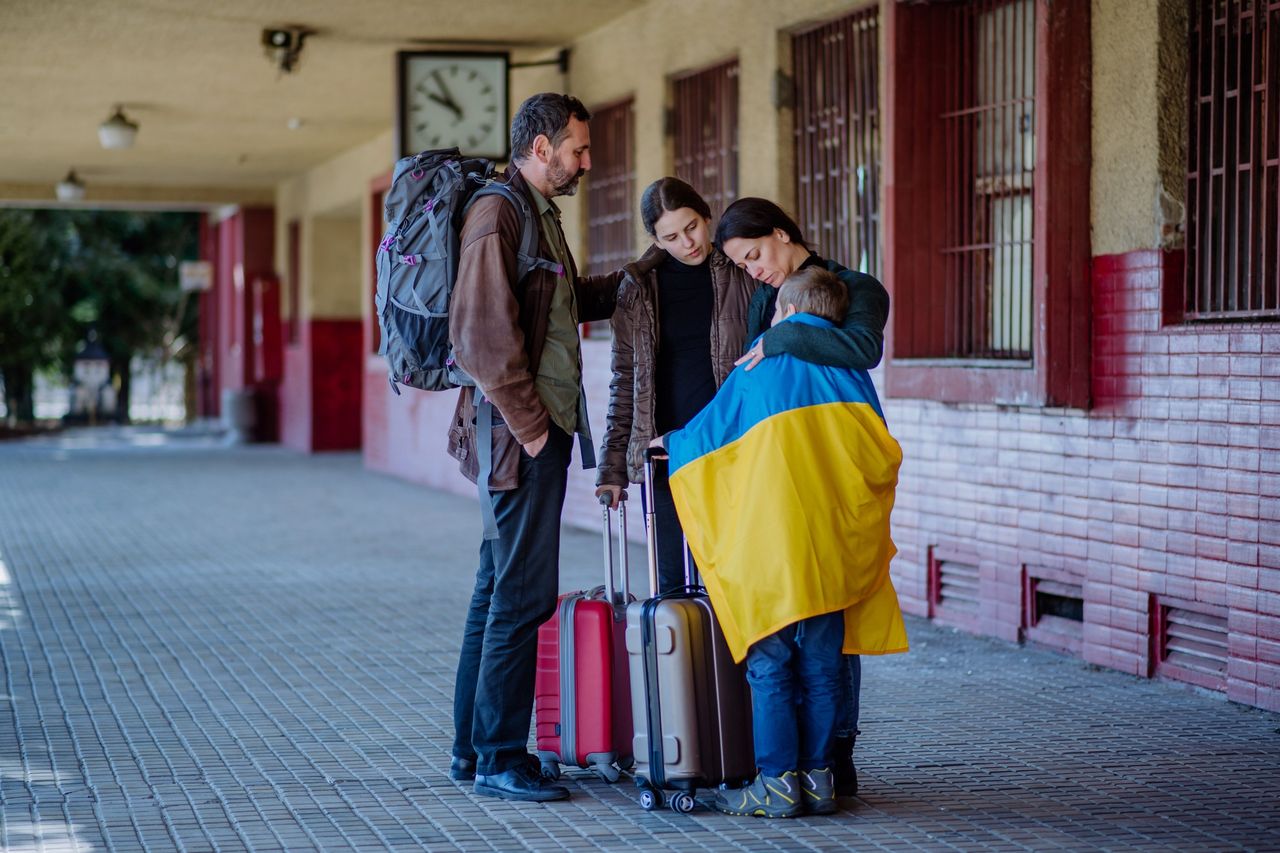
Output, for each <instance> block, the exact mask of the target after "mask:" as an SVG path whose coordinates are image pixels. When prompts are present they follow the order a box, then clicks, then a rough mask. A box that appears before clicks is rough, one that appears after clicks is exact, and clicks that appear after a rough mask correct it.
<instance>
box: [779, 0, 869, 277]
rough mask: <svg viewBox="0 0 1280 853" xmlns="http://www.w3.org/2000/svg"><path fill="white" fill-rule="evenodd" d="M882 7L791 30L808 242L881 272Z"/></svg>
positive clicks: (799, 200)
mask: <svg viewBox="0 0 1280 853" xmlns="http://www.w3.org/2000/svg"><path fill="white" fill-rule="evenodd" d="M879 42H880V9H879V7H878V6H873V7H871V8H868V9H863V10H862V11H859V12H855V13H854V14H852V15H846V16H845V17H843V18H840V19H838V20H835V21H830V22H828V23H825V24H822V25H820V26H817V27H814V28H812V29H808V30H804V31H801V32H798V33H796V34H795V35H794V36H793V37H792V54H793V56H794V59H795V73H794V80H795V98H794V100H795V110H796V114H795V146H796V148H795V150H796V208H797V213H798V216H799V220H800V222H799V225H800V227H801V229H802V230H803V231H804V234H805V237H806V238H807V239H808V240H809V242H810V245H811V246H813V248H814V249H815V250H817V251H819V252H820V253H821V254H823V255H825V256H827V257H829V258H832V259H834V260H837V261H839V262H840V263H842V264H845V265H846V266H848V267H850V268H852V269H857V270H859V271H861V272H865V273H869V274H871V275H873V276H876V277H877V278H878V277H879V276H880V274H881V272H880V251H881V250H880V88H879V65H880V50H879Z"/></svg>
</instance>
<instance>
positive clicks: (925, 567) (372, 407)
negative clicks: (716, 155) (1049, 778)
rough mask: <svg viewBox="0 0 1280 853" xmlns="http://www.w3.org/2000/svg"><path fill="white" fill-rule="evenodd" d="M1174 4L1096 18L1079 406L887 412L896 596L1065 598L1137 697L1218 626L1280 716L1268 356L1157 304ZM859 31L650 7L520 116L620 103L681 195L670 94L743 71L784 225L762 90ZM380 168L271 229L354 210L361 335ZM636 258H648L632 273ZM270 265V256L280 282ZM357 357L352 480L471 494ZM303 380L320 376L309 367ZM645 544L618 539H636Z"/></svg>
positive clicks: (602, 381) (442, 401)
mask: <svg viewBox="0 0 1280 853" xmlns="http://www.w3.org/2000/svg"><path fill="white" fill-rule="evenodd" d="M1178 2H1180V0H1128V1H1127V2H1125V3H1115V2H1111V0H1094V2H1093V3H1092V6H1091V8H1092V14H1093V20H1092V42H1093V43H1092V45H1091V49H1092V55H1093V74H1092V85H1093V107H1092V111H1093V116H1092V131H1091V136H1092V146H1093V167H1092V172H1091V176H1090V181H1089V189H1090V193H1091V199H1092V200H1091V210H1092V216H1091V219H1092V251H1091V254H1092V256H1093V258H1094V261H1093V264H1092V270H1091V285H1092V302H1093V304H1092V317H1091V323H1092V332H1091V341H1092V347H1091V352H1090V356H1089V358H1090V365H1091V370H1092V384H1091V387H1092V398H1093V399H1092V406H1091V408H1089V409H1046V408H1040V407H1031V406H995V405H981V404H963V405H961V404H941V403H935V402H930V401H925V400H906V399H890V400H886V406H885V408H886V412H887V416H888V419H889V422H890V426H891V429H893V431H894V433H895V435H896V436H897V437H898V438H899V440H900V441H901V443H902V445H903V448H904V451H905V462H904V465H903V469H902V476H901V485H900V489H899V494H898V505H897V508H896V511H895V514H894V530H895V540H896V542H897V544H898V547H899V549H900V550H899V555H898V557H897V558H896V559H895V561H894V565H893V577H894V581H895V584H896V585H897V587H898V590H899V593H900V596H901V598H902V601H903V603H904V606H905V607H906V608H907V609H908V610H910V611H912V612H915V613H919V614H922V615H928V614H930V613H932V614H933V615H934V617H935V618H938V619H940V620H942V621H948V619H949V618H950V617H949V616H948V614H947V613H946V612H945V608H942V609H939V608H936V607H935V606H934V605H933V604H932V603H931V600H930V599H931V596H930V594H929V560H930V556H931V554H932V555H933V556H934V557H937V556H939V555H940V554H941V555H943V556H948V555H950V556H953V557H955V558H963V559H968V560H972V561H973V562H974V564H975V565H976V566H977V569H978V583H979V592H980V595H979V599H980V605H979V611H978V613H977V614H976V617H975V618H972V619H952V620H951V621H952V622H953V624H961V623H963V625H964V627H966V628H968V629H970V630H977V631H980V632H983V633H988V634H991V635H994V636H998V637H1002V638H1006V639H1010V640H1016V639H1019V638H1024V637H1030V638H1031V639H1033V640H1035V639H1036V638H1037V637H1038V635H1037V634H1036V632H1035V631H1034V630H1029V629H1028V627H1027V626H1026V625H1025V624H1024V621H1025V617H1026V606H1025V601H1024V578H1025V577H1026V576H1027V575H1028V574H1034V575H1038V576H1042V577H1059V578H1068V579H1075V580H1077V581H1078V583H1079V587H1080V589H1081V595H1082V597H1083V601H1084V612H1083V623H1081V624H1079V627H1078V638H1077V640H1076V642H1075V645H1074V646H1070V647H1071V648H1074V649H1077V650H1078V653H1079V654H1082V655H1083V656H1084V657H1085V658H1086V659H1087V660H1089V661H1092V662H1095V663H1098V664H1102V665H1106V666H1109V667H1114V668H1117V669H1120V670H1122V671H1125V672H1130V673H1133V674H1136V675H1147V674H1149V673H1150V672H1152V671H1153V669H1156V667H1155V660H1154V659H1153V656H1152V651H1153V644H1152V639H1153V638H1152V630H1151V620H1152V617H1153V615H1154V614H1153V605H1157V606H1158V605H1159V603H1160V602H1161V601H1174V602H1178V603H1180V604H1186V605H1189V606H1192V607H1197V606H1199V607H1206V608H1220V609H1222V610H1223V611H1224V612H1226V613H1227V625H1228V641H1229V649H1230V662H1229V666H1228V673H1227V679H1226V688H1225V689H1226V694H1227V695H1228V696H1229V697H1230V698H1232V699H1236V700H1238V701H1242V702H1246V703H1250V704H1256V705H1260V706H1263V707H1268V708H1280V541H1278V540H1280V535H1278V533H1277V531H1280V467H1278V463H1277V459H1280V399H1277V397H1276V395H1277V391H1276V389H1277V388H1280V337H1277V334H1276V330H1275V327H1274V326H1267V325H1260V324H1253V325H1233V326H1224V325H1212V324H1211V325H1198V326H1183V325H1166V323H1165V320H1164V312H1163V310H1162V309H1163V308H1164V307H1165V302H1166V299H1167V298H1174V299H1176V298H1179V297H1178V293H1179V288H1180V270H1181V263H1182V261H1181V256H1180V254H1178V253H1177V252H1176V251H1173V252H1169V251H1164V250H1165V249H1167V248H1170V247H1176V246H1177V245H1178V244H1179V240H1180V235H1179V234H1178V232H1177V223H1178V222H1179V221H1180V216H1181V213H1180V210H1179V205H1180V203H1181V199H1182V197H1183V188H1182V183H1183V180H1184V176H1183V172H1182V170H1183V169H1184V166H1183V165H1182V164H1184V163H1185V150H1183V148H1182V147H1181V146H1184V145H1185V143H1184V142H1183V141H1182V136H1181V134H1182V133H1183V131H1182V130H1180V128H1182V127H1183V125H1184V123H1185V115H1184V112H1185V101H1184V96H1183V94H1182V93H1183V89H1184V87H1185V84H1184V83H1183V82H1182V75H1183V74H1184V73H1185V58H1183V59H1182V62H1183V64H1182V65H1179V57H1181V56H1182V53H1183V51H1184V50H1185V48H1184V47H1183V45H1184V42H1185V30H1184V29H1183V28H1185V21H1180V18H1179V14H1178V12H1179V7H1178V5H1177V4H1178ZM857 8H861V4H846V3H838V2H801V3H798V4H794V5H791V6H787V7H786V8H782V7H776V6H774V5H772V4H766V3H764V2H759V3H757V2H754V0H753V2H751V3H732V2H728V0H725V2H709V3H703V4H698V5H696V6H693V5H692V4H679V3H675V2H666V0H655V2H650V3H647V4H645V5H643V6H641V7H639V8H637V9H636V10H635V11H633V12H632V13H630V14H628V15H627V16H625V17H623V18H621V19H619V20H617V21H615V22H614V23H612V24H610V25H607V26H605V27H603V28H601V29H600V30H597V31H595V32H593V33H591V34H590V35H588V36H587V37H585V38H583V39H582V40H581V41H580V42H578V43H577V44H575V45H574V46H573V58H572V67H571V71H570V74H569V79H568V81H567V82H566V81H565V80H563V79H561V77H560V75H559V74H558V73H557V72H556V71H555V70H554V69H526V70H523V71H520V70H517V71H513V74H512V83H513V95H512V104H513V107H514V106H515V105H517V104H518V103H519V101H520V100H521V99H522V98H523V97H525V96H526V95H528V94H531V93H533V92H535V91H542V90H548V89H550V90H561V91H564V90H567V91H570V92H573V93H575V94H577V95H579V96H580V97H582V98H583V100H584V101H585V102H586V103H587V104H588V105H589V106H601V105H605V104H608V103H612V102H616V101H618V100H620V99H622V98H625V97H628V96H630V97H634V108H635V127H636V140H635V146H636V149H635V150H636V187H637V191H638V190H640V189H642V188H643V187H644V186H645V185H646V184H647V183H648V182H649V181H651V180H653V179H654V178H656V177H659V176H661V175H663V174H667V173H669V172H670V171H671V146H670V140H669V139H668V137H667V135H666V133H665V131H664V127H665V123H666V119H665V112H666V104H667V100H668V89H669V79H670V77H671V75H674V74H680V73H683V72H687V71H691V70H696V69H699V68H702V67H706V66H708V65H710V64H714V63H717V62H720V61H723V60H725V59H728V58H731V57H733V56H737V57H738V59H739V61H740V67H741V77H740V91H741V96H740V97H741V102H740V113H741V116H742V120H741V127H740V134H739V136H740V147H741V151H740V170H741V173H740V176H739V186H740V192H741V193H742V194H744V195H745V194H761V195H765V196H769V197H773V198H776V199H778V200H780V201H781V202H783V203H784V205H788V206H790V205H791V203H792V201H793V199H792V190H791V185H792V181H793V175H792V169H793V160H792V154H791V148H792V142H791V127H790V115H789V110H788V109H787V108H785V107H783V108H779V107H778V106H776V105H775V101H774V93H773V85H774V84H773V81H774V77H775V71H776V70H777V69H778V68H780V67H781V68H783V69H784V70H785V69H786V66H787V65H788V63H789V56H788V54H789V32H790V30H791V29H793V28H795V27H798V26H800V25H802V24H806V23H809V22H814V21H818V20H822V19H824V18H828V17H834V16H837V15H840V14H845V13H848V12H851V11H854V10H855V9H857ZM548 55H549V54H531V55H530V56H528V57H526V59H542V58H546V57H547V56H548ZM882 66H883V46H882ZM883 76H884V75H883V74H882V75H881V77H882V79H883ZM882 101H883V98H882ZM886 120H888V117H886ZM389 150H390V137H389V135H388V136H386V137H385V138H382V139H379V140H374V141H372V142H371V143H369V144H368V145H367V146H364V147H362V148H361V149H357V150H355V151H352V152H349V154H348V155H344V156H343V157H341V158H337V159H336V160H335V161H333V162H332V163H331V164H327V165H326V167H324V168H322V169H319V170H315V171H314V172H313V173H311V174H309V175H308V176H306V177H305V178H303V179H301V180H299V181H295V182H291V183H290V184H287V185H284V186H282V187H281V189H280V192H279V193H278V194H277V204H278V208H279V213H278V215H277V220H276V221H277V227H278V228H279V227H282V226H283V223H286V222H288V221H290V220H292V219H299V220H301V221H303V223H304V231H309V230H310V231H314V230H315V223H316V220H317V219H318V218H319V217H322V216H324V215H325V214H326V213H331V212H333V211H334V210H338V209H347V210H349V209H350V205H352V204H356V205H359V209H360V226H359V229H358V230H359V231H360V232H361V233H362V234H364V235H365V237H364V238H363V239H361V238H356V239H357V240H359V242H360V245H361V248H360V260H359V268H360V275H361V277H362V284H361V288H360V291H359V292H360V293H363V294H364V295H365V296H364V297H362V304H361V306H360V312H361V313H362V314H363V316H364V317H365V320H366V323H367V322H368V320H369V319H370V312H371V300H370V299H369V298H368V297H367V295H368V294H370V293H371V292H372V273H371V270H372V247H373V243H374V240H373V239H370V238H369V236H368V235H369V234H370V233H371V232H372V231H375V230H378V229H377V227H376V222H375V221H374V217H375V216H376V212H375V211H374V210H373V209H372V205H371V204H370V203H369V201H368V198H369V193H370V182H371V181H373V180H374V179H376V178H377V177H379V176H380V175H382V174H384V173H385V172H386V171H387V170H388V168H389V166H390V162H389V155H388V152H389ZM560 203H561V208H562V210H563V211H564V218H565V224H566V231H567V233H568V236H569V239H570V243H571V246H572V247H573V250H574V252H575V254H576V255H577V256H578V257H583V256H584V255H585V246H584V237H585V222H584V219H583V209H582V196H581V195H579V196H578V197H576V198H572V199H562V200H560ZM349 226H350V223H349V222H348V224H347V226H346V227H344V229H343V230H344V233H346V231H347V230H348V229H349ZM637 230H639V225H638V224H637ZM304 239H315V235H312V236H311V237H307V238H304ZM646 243H647V240H646V239H645V238H644V237H643V235H641V234H639V233H637V236H636V244H637V245H636V249H637V252H639V251H641V250H642V249H643V248H644V246H645V245H646ZM283 245H284V242H283V237H281V239H279V240H277V242H276V246H277V250H276V251H277V257H278V258H279V259H281V263H280V264H279V268H281V269H283V268H284V265H283V260H282V259H283V251H284V249H283ZM309 255H314V252H306V253H304V257H305V256H309ZM306 275H310V273H309V272H308V273H304V276H306ZM329 287H335V288H336V287H337V285H336V284H333V285H324V286H323V287H321V286H320V285H318V284H314V285H313V284H309V283H308V282H307V281H305V280H304V288H303V290H304V293H307V294H308V296H307V297H306V298H307V299H308V300H310V301H307V302H306V303H305V304H306V306H307V309H306V310H308V311H312V312H315V314H316V316H321V313H320V312H322V311H327V310H329V306H330V305H333V306H334V307H336V308H340V311H341V312H344V316H351V315H352V314H353V313H354V310H355V309H354V305H352V304H350V303H347V302H346V301H345V299H346V296H343V297H342V298H341V299H337V298H336V297H334V298H335V300H336V301H335V302H333V303H331V302H330V301H329V300H330V296H328V295H322V294H327V293H329V290H328V288H329ZM334 292H335V293H336V292H337V291H334ZM342 293H343V294H349V292H348V291H346V290H343V291H342ZM893 310H895V311H903V310H911V306H909V305H903V304H897V305H895V306H894V309H893ZM361 349H362V350H363V355H362V356H360V357H359V362H360V364H361V367H362V371H363V376H362V379H363V388H364V390H363V393H362V400H363V405H362V424H361V428H362V429H363V433H364V439H365V441H364V458H365V462H366V465H367V466H368V467H369V468H371V469H373V470H378V471H385V472H387V473H390V474H394V475H396V476H401V477H406V478H408V479H411V480H414V481H417V482H421V483H425V484H428V485H430V486H432V487H435V488H441V489H445V490H449V491H453V492H455V493H457V494H460V495H467V496H470V495H472V494H474V491H473V486H472V485H471V484H470V483H468V482H467V481H466V480H464V479H463V478H462V477H461V475H460V474H458V473H457V466H456V464H455V463H454V462H453V460H451V459H449V458H448V457H447V456H446V455H445V453H444V446H445V435H446V431H447V428H448V423H449V419H450V416H451V414H452V410H453V404H454V398H455V395H454V394H452V393H446V394H425V393H420V392H413V391H406V392H404V394H403V395H402V396H399V397H397V396H395V395H393V394H391V392H390V390H389V388H388V386H387V383H386V371H385V367H384V365H383V363H382V362H381V360H380V359H379V358H378V357H377V356H375V355H372V354H371V353H370V352H369V350H370V343H369V341H368V340H366V341H365V342H364V343H363V344H362V347H361ZM583 360H584V372H585V375H584V381H585V384H586V386H587V394H588V399H589V401H590V407H591V412H592V426H593V429H594V431H595V435H596V438H597V441H598V440H599V437H600V436H601V435H602V432H603V412H604V408H605V405H606V402H607V394H608V380H609V370H608V361H609V342H608V341H604V340H589V341H586V342H584V345H583ZM310 363H311V365H312V368H313V369H314V367H315V365H316V364H317V362H316V360H315V359H314V358H312V360H311V362H310ZM877 373H879V371H877ZM307 382H308V383H309V382H310V380H307ZM312 416H313V417H314V409H313V414H312ZM593 485H594V476H593V474H592V472H584V471H582V470H580V469H579V468H578V466H577V463H576V462H575V463H574V466H573V469H572V471H571V481H570V491H569V500H568V505H567V508H566V519H567V520H568V521H570V522H571V523H575V524H579V525H582V526H586V527H592V528H594V527H595V526H596V525H598V523H599V515H598V507H597V506H596V504H595V502H594V500H593V498H592V492H593ZM639 528H640V525H639V524H638V523H633V525H632V529H633V535H634V534H635V533H638V531H639ZM477 544H478V543H477Z"/></svg>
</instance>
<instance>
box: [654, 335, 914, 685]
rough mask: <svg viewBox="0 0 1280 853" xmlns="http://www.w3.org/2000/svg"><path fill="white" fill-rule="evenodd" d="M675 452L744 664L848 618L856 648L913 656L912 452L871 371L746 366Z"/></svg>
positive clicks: (703, 553)
mask: <svg viewBox="0 0 1280 853" xmlns="http://www.w3.org/2000/svg"><path fill="white" fill-rule="evenodd" d="M783 322H788V323H807V324H809V325H815V326H827V327H830V326H831V325H832V324H831V323H829V322H828V321H826V320H823V319H821V318H819V317H816V316H814V315H812V314H795V315H792V316H791V317H789V318H787V319H786V320H784V321H783ZM667 449H668V452H669V454H670V456H671V461H670V471H671V492H672V495H673V496H674V498H675V504H676V510H677V512H678V513H679V515H680V523H681V526H682V527H684V531H685V535H686V536H687V537H688V540H689V547H690V549H691V550H692V551H693V556H694V558H695V559H696V560H697V562H698V568H699V570H700V571H701V572H702V577H703V583H704V584H705V585H706V587H707V592H708V594H709V595H710V597H711V603H712V605H713V606H714V608H715V611H716V616H717V617H718V618H719V620H720V625H721V627H722V628H723V630H724V635H725V639H726V640H727V641H728V645H729V650H730V651H731V652H732V653H733V657H734V659H735V660H737V661H741V660H742V659H743V658H745V657H746V654H747V649H748V648H749V647H750V646H751V644H752V643H754V642H756V641H757V640H760V639H763V638H764V637H767V636H769V635H770V634H773V633H775V632H776V631H778V630H780V629H782V628H784V627H786V626H787V625H790V624H791V623H793V622H798V621H799V620H801V619H806V618H808V617H810V616H818V615H821V614H823V613H831V612H834V611H836V610H843V611H844V616H845V618H844V623H845V637H844V651H845V652H846V653H848V654H890V653H894V652H905V651H906V650H907V632H906V628H905V626H904V625H903V623H902V611H901V609H900V608H899V606H898V595H897V592H896V591H895V590H894V588H893V583H892V582H891V581H890V580H889V561H890V560H891V559H892V558H893V555H894V554H895V553H896V552H897V549H896V548H894V545H893V540H892V539H891V538H890V536H889V514H890V513H891V512H892V510H893V496H894V488H895V486H896V485H897V482H898V467H899V465H901V463H902V449H901V448H900V447H899V446H898V443H897V442H896V441H895V440H894V439H893V436H891V435H890V434H889V430H888V428H887V426H886V425H885V421H884V413H883V412H882V411H881V408H880V400H879V398H878V397H877V396H876V390H875V386H874V385H872V383H871V377H870V376H869V375H868V374H867V372H866V371H865V370H849V369H844V368H835V367H826V366H823V365H818V364H810V363H809V362H805V361H801V360H800V359H798V358H794V357H793V356H790V355H778V356H772V357H770V358H766V359H765V360H764V361H762V362H760V363H759V364H758V365H756V367H755V368H754V369H752V370H750V371H747V370H744V369H742V368H738V369H737V370H735V371H733V373H731V374H730V375H729V378H728V379H727V380H726V381H725V383H724V385H723V386H722V387H721V388H720V391H719V392H718V393H717V394H716V396H715V399H713V400H712V401H711V403H709V404H708V405H707V407H706V408H705V409H703V410H702V412H700V413H699V414H698V415H697V416H696V417H695V418H694V419H693V420H692V421H690V422H689V424H688V425H687V426H686V427H685V428H684V429H681V430H677V431H676V432H673V433H671V434H670V435H668V436H667Z"/></svg>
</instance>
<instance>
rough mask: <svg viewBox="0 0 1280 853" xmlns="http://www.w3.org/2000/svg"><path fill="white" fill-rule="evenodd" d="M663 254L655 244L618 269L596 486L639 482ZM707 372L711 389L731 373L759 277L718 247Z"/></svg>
mask: <svg viewBox="0 0 1280 853" xmlns="http://www.w3.org/2000/svg"><path fill="white" fill-rule="evenodd" d="M666 258H667V253H666V251H664V250H662V249H659V248H658V247H657V246H654V247H652V248H651V249H649V251H647V252H645V254H644V256H643V257H641V258H640V259H639V260H638V261H636V262H635V263H631V264H627V265H626V266H625V267H623V270H622V272H623V278H622V284H621V285H620V286H619V287H618V310H617V311H616V312H615V313H614V315H613V380H612V381H611V382H610V383H609V418H608V427H607V429H606V431H605V439H604V446H603V447H602V448H601V452H600V457H601V462H600V467H599V468H598V469H597V473H596V484H597V485H601V486H606V485H608V486H625V485H626V484H627V482H628V481H630V482H633V483H639V482H642V481H643V480H644V449H645V448H646V447H648V446H649V442H650V441H652V440H653V438H654V433H655V427H654V422H653V419H654V408H655V406H656V404H657V391H656V389H655V387H654V374H655V371H656V369H657V358H658V273H657V268H658V265H659V264H661V263H662V262H663V261H664V260H666ZM709 263H710V264H711V285H712V298H713V302H712V314H711V316H712V322H711V372H712V374H713V375H714V376H715V380H716V387H717V388H718V387H720V386H721V385H722V384H724V380H725V379H726V378H727V377H728V376H729V374H730V373H731V372H732V371H733V363H734V361H736V360H737V358H738V357H739V356H740V355H742V350H743V348H744V345H745V344H746V336H747V306H748V305H749V304H750V303H751V296H752V294H753V293H755V291H756V288H757V287H759V286H760V283H759V282H757V281H756V280H755V279H753V278H752V277H751V276H749V275H747V273H746V271H744V270H741V269H739V268H738V267H737V266H735V265H734V263H733V262H732V261H730V260H729V259H728V258H727V257H725V256H724V255H723V254H721V253H720V251H719V250H713V251H712V253H711V259H710V261H709Z"/></svg>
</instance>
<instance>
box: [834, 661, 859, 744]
mask: <svg viewBox="0 0 1280 853" xmlns="http://www.w3.org/2000/svg"><path fill="white" fill-rule="evenodd" d="M861 694H862V658H861V657H859V656H858V655H845V656H844V677H843V678H841V679H840V714H839V716H838V717H837V719H836V737H847V738H850V739H852V738H856V737H857V736H858V710H859V709H858V704H859V699H860V698H861Z"/></svg>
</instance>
